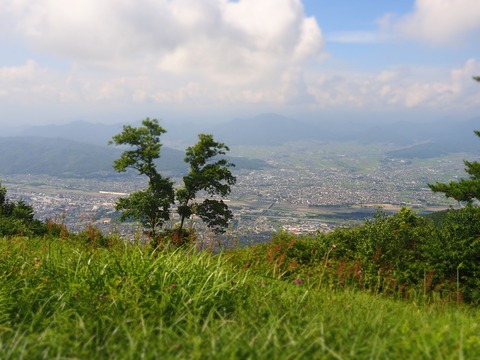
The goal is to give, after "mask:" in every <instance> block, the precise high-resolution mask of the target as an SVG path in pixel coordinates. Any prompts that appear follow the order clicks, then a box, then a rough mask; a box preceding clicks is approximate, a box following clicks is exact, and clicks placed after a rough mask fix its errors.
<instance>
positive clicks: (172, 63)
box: [0, 0, 480, 127]
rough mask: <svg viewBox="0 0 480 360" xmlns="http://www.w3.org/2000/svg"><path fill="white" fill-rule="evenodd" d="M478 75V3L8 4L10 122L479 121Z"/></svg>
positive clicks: (1, 87)
mask: <svg viewBox="0 0 480 360" xmlns="http://www.w3.org/2000/svg"><path fill="white" fill-rule="evenodd" d="M474 75H480V1H479V0H396V1H387V0H335V1H331V0H69V1H65V0H35V1H31V0H0V126H3V127H9V126H14V125H23V124H29V125H34V124H61V123H67V122H71V121H73V120H86V121H90V122H95V123H113V122H114V123H125V122H132V121H138V120H140V119H143V118H145V117H153V118H160V119H167V120H168V119H178V121H181V120H182V119H189V120H192V121H206V119H211V120H216V121H220V120H231V119H233V118H239V117H240V118H241V117H250V116H254V115H256V114H260V113H265V112H274V113H278V114H282V115H285V116H290V117H293V118H297V119H300V118H302V117H309V118H311V119H316V120H317V121H321V120H322V119H335V118H336V117H338V118H342V117H344V118H348V119H351V120H352V121H365V119H369V118H371V119H373V118H374V119H377V120H379V121H389V120H392V119H393V120H402V119H405V120H410V121H427V120H428V121H430V120H435V119H451V121H455V120H468V119H471V118H473V117H475V116H478V114H479V109H480V83H476V82H474V81H473V80H472V76H474ZM196 119H198V120H196Z"/></svg>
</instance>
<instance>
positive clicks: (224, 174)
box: [177, 134, 237, 233]
mask: <svg viewBox="0 0 480 360" xmlns="http://www.w3.org/2000/svg"><path fill="white" fill-rule="evenodd" d="M198 139H199V141H198V142H197V143H196V144H195V145H194V146H191V147H189V148H187V151H186V156H185V159H184V160H185V162H186V163H188V164H190V171H189V173H188V175H186V176H184V177H183V183H184V187H183V188H180V189H178V190H177V200H178V202H179V205H178V209H177V212H178V214H179V215H180V231H181V230H182V229H183V225H184V222H185V220H186V219H188V218H190V217H191V216H192V215H194V214H195V215H198V216H199V217H200V218H201V219H202V221H203V222H205V223H206V224H207V226H208V227H209V228H211V229H212V230H213V231H215V232H216V233H222V232H224V231H225V228H226V227H227V225H228V221H229V220H230V219H231V218H232V217H233V216H232V212H231V211H230V209H229V208H228V206H227V205H226V204H225V202H224V201H223V200H217V199H212V198H207V199H205V200H204V201H202V202H200V203H197V202H196V197H197V195H198V193H199V192H201V191H204V192H206V194H207V195H210V196H211V197H212V196H220V197H225V196H227V195H228V194H230V191H231V188H230V187H231V186H232V185H234V184H235V183H236V181H237V179H236V178H235V176H233V175H232V173H231V171H230V169H229V168H230V167H232V166H234V165H233V164H232V163H230V162H228V161H227V160H226V159H219V158H218V156H219V155H225V153H226V151H229V150H230V149H229V148H228V147H227V146H226V145H225V144H223V143H220V142H216V141H215V140H214V139H213V136H212V135H208V134H199V135H198Z"/></svg>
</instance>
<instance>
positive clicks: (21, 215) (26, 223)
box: [0, 182, 47, 236]
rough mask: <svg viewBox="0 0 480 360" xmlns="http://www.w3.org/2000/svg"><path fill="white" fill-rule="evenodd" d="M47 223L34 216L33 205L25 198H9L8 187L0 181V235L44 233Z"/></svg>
mask: <svg viewBox="0 0 480 360" xmlns="http://www.w3.org/2000/svg"><path fill="white" fill-rule="evenodd" d="M46 231H47V227H46V224H45V223H43V222H41V221H40V220H37V219H35V218H34V211H33V207H32V206H30V205H27V204H26V203H25V202H24V201H23V200H19V201H17V202H14V201H11V200H10V199H8V198H7V189H6V187H5V186H2V183H1V182H0V236H13V235H19V234H22V235H42V234H44V233H46Z"/></svg>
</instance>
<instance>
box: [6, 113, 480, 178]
mask: <svg viewBox="0 0 480 360" xmlns="http://www.w3.org/2000/svg"><path fill="white" fill-rule="evenodd" d="M320 120H321V119H319V120H318V121H299V120H295V119H292V118H288V117H285V116H281V115H278V114H262V115H258V116H256V117H253V118H249V119H234V120H231V121H229V122H225V123H220V124H214V125H212V124H203V125H199V124H194V123H192V124H185V123H183V124H177V123H168V122H161V125H162V126H163V127H165V128H166V130H167V133H166V134H165V135H164V136H163V137H162V141H163V140H165V141H164V143H165V146H163V147H162V153H161V158H160V160H159V162H158V166H159V169H160V170H161V171H164V172H165V171H166V172H167V173H170V174H183V173H185V171H186V169H187V166H186V164H185V163H184V162H183V158H184V151H181V150H177V149H173V148H171V147H168V145H169V144H176V145H177V146H178V145H179V144H182V145H183V148H185V147H186V146H189V145H193V143H195V142H196V135H197V134H198V133H200V132H204V133H211V134H213V135H214V136H215V138H216V139H217V140H220V141H222V142H225V143H226V144H227V145H229V146H237V145H252V146H256V145H261V146H272V145H283V144H287V143H289V142H294V141H311V140H315V141H322V142H337V141H358V142H360V143H365V144H370V143H388V144H394V145H396V147H398V149H397V150H395V151H391V152H389V153H386V154H385V156H386V157H393V158H415V157H418V158H431V157H436V156H440V155H443V154H447V153H452V152H475V153H478V152H480V144H479V142H478V138H477V137H476V136H475V135H474V134H473V130H475V129H479V128H480V118H476V119H471V120H468V121H463V122H462V121H455V122H452V121H443V122H442V121H439V122H435V123H422V122H419V123H416V122H412V121H401V122H395V123H384V124H382V123H377V124H370V125H365V124H360V123H356V122H355V121H353V120H352V121H350V122H323V121H320ZM138 125H139V123H136V124H132V126H138ZM121 131H122V124H93V123H89V122H85V121H76V122H72V123H69V124H64V125H44V126H32V127H27V128H21V129H16V130H15V131H10V132H6V131H4V132H3V133H2V135H0V173H3V174H8V173H46V174H52V175H61V176H73V175H76V176H98V175H99V174H111V173H113V170H112V164H113V161H114V160H115V159H116V158H118V157H119V154H120V151H121V150H120V149H118V148H115V147H113V146H107V143H108V141H109V140H110V139H111V138H112V136H113V135H115V134H118V133H120V132H121ZM6 135H9V136H8V137H7V136H6ZM231 161H232V162H233V163H235V164H236V165H237V168H250V169H251V168H261V167H265V166H268V165H267V164H266V163H265V162H264V161H261V160H255V159H244V158H231Z"/></svg>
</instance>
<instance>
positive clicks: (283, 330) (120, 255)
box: [0, 237, 480, 359]
mask: <svg viewBox="0 0 480 360" xmlns="http://www.w3.org/2000/svg"><path fill="white" fill-rule="evenodd" d="M272 261H273V260H272ZM235 264H238V262H235V261H234V260H233V259H232V257H231V255H227V254H218V255H212V254H209V253H207V252H201V253H198V252H194V251H190V250H187V249H177V250H175V251H152V250H151V249H150V248H144V247H142V246H140V245H132V244H127V243H118V244H115V245H113V246H111V247H109V248H102V247H98V246H91V245H85V244H84V243H81V242H79V241H78V240H77V241H73V240H71V239H55V238H53V239H50V238H44V239H42V238H21V237H18V238H10V239H6V238H4V239H0V358H2V359H19V358H23V359H37V358H80V359H93V358H95V359H102V358H105V359H107V358H108V359H112V358H118V359H141V358H145V359H153V358H162V359H163V358H165V359H169V358H185V359H187V358H188V359H207V358H208V359H225V358H227V359H248V358H251V359H263V358H275V359H282V358H284V359H311V358H319V359H321V358H325V359H346V358H351V359H383V358H399V359H405V358H442V359H451V358H468V359H473V358H475V357H478V354H480V347H479V344H480V336H479V335H478V334H479V333H480V331H479V330H480V328H479V324H480V313H479V312H478V310H477V309H474V308H469V307H466V306H460V307H455V306H452V305H449V304H446V303H442V302H438V303H434V304H430V305H418V304H417V303H414V302H398V301H393V300H389V299H386V298H383V297H381V296H374V295H371V294H368V293H365V292H359V291H355V290H349V289H342V290H338V289H337V290H333V289H331V288H330V287H329V286H327V284H325V283H324V282H323V283H322V281H321V279H320V277H318V278H315V277H311V278H308V279H307V278H306V277H305V278H302V277H299V278H298V279H295V280H293V279H291V278H287V280H281V277H280V276H278V275H279V274H276V273H274V272H272V271H266V272H261V271H253V270H250V269H248V268H247V267H245V268H241V267H238V266H236V265H235ZM277 265H279V264H277ZM319 266H322V264H320V265H319Z"/></svg>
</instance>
